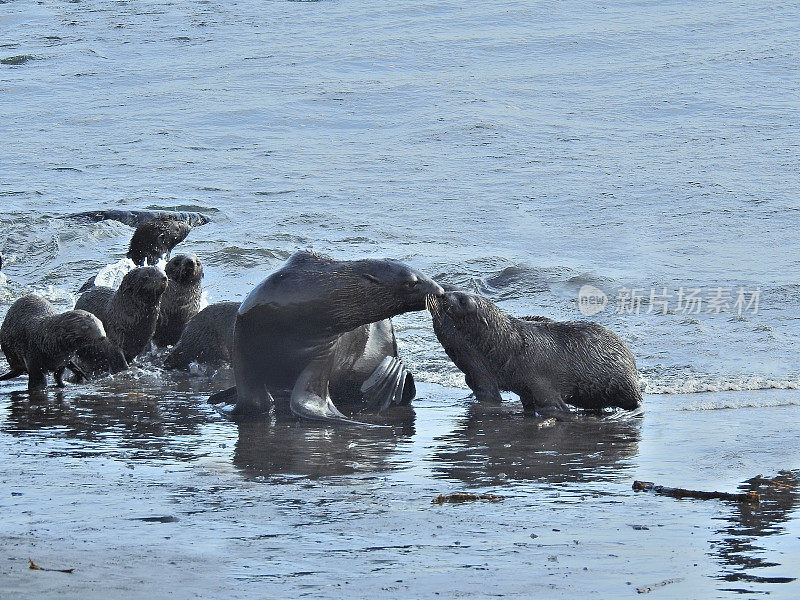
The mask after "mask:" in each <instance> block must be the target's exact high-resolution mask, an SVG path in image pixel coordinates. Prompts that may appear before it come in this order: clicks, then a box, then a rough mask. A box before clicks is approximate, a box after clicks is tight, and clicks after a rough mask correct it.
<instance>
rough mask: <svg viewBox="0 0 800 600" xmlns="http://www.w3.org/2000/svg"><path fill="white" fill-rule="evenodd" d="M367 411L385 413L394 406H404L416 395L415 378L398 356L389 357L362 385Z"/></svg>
mask: <svg viewBox="0 0 800 600" xmlns="http://www.w3.org/2000/svg"><path fill="white" fill-rule="evenodd" d="M361 393H362V394H364V402H365V403H366V409H367V410H370V409H375V408H376V407H377V409H378V412H381V411H384V410H386V409H387V408H389V406H390V405H392V404H404V403H405V402H408V401H410V400H411V399H413V398H414V396H415V395H416V388H415V386H414V376H413V375H412V374H411V372H410V371H409V370H408V369H406V367H405V365H404V364H403V361H401V360H400V359H399V358H397V357H396V356H387V357H385V358H384V359H383V360H382V361H381V363H380V364H379V365H378V366H377V367H376V368H375V370H374V371H373V372H372V375H370V376H369V377H368V378H367V380H366V381H364V383H362V384H361Z"/></svg>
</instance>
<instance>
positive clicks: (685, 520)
mask: <svg viewBox="0 0 800 600" xmlns="http://www.w3.org/2000/svg"><path fill="white" fill-rule="evenodd" d="M130 383H131V382H130V380H127V383H117V384H114V385H108V386H107V387H105V388H100V389H98V388H94V387H90V386H71V387H68V388H67V390H66V391H65V392H64V393H63V394H60V393H59V392H53V391H51V392H50V393H49V394H48V396H47V397H46V398H35V399H31V398H29V397H28V395H27V393H26V392H24V391H14V390H20V389H21V388H23V387H24V384H23V383H22V380H17V381H16V382H14V383H13V385H8V384H4V385H3V386H2V391H3V392H4V393H3V394H2V402H0V453H2V455H3V457H4V460H3V461H2V464H1V465H0V514H2V520H0V589H1V590H2V594H0V595H2V597H4V598H6V597H7V598H61V599H67V598H81V599H84V598H103V599H106V598H109V597H122V598H153V597H171V598H197V597H203V598H208V597H216V596H221V597H232V598H293V597H305V596H307V597H313V598H340V597H353V598H362V597H381V598H411V597H414V598H437V597H440V598H454V597H460V598H487V597H508V598H532V597H546V598H561V597H563V598H567V597H569V598H580V597H584V595H585V594H588V593H591V592H596V593H599V594H600V597H606V598H611V597H614V598H616V597H626V596H630V597H635V596H636V595H637V593H636V588H637V587H641V586H647V585H651V584H655V583H658V582H661V581H664V580H671V579H680V581H676V582H673V583H669V584H667V585H665V586H662V587H659V588H656V589H654V590H653V591H652V592H651V596H652V597H658V598H699V597H702V598H726V597H734V596H737V597H750V596H756V595H758V596H761V595H762V594H765V593H769V594H771V597H777V598H788V597H796V596H797V595H798V593H800V586H798V584H797V582H796V581H795V580H794V577H795V574H796V570H795V567H796V565H797V563H798V558H800V521H799V520H798V514H797V505H798V502H800V491H798V485H797V481H798V480H797V479H796V477H798V478H800V471H798V470H797V469H800V449H798V447H797V431H796V430H795V429H794V428H793V427H790V426H787V423H791V422H794V421H796V419H797V415H798V412H799V411H800V393H798V392H796V391H785V390H776V391H762V392H730V393H714V394H694V395H687V396H679V395H672V396H648V397H646V399H645V402H646V409H647V410H646V412H645V414H644V416H643V417H642V418H622V419H604V420H597V419H596V418H594V417H588V416H586V417H581V418H579V419H577V420H576V421H575V422H570V423H557V424H556V425H554V426H552V427H546V428H541V429H540V428H538V427H537V422H536V421H535V420H533V419H530V418H526V417H525V416H523V415H522V414H521V407H520V405H519V403H518V402H515V401H512V400H510V401H508V402H507V403H506V404H504V405H503V406H502V407H496V406H493V407H486V406H479V405H476V404H474V402H473V401H472V400H470V399H469V398H467V397H466V392H465V391H464V390H458V389H450V388H444V387H440V386H436V385H432V384H424V383H423V384H421V385H420V386H419V388H420V390H419V391H420V398H419V399H418V400H417V401H416V402H415V405H414V409H413V410H405V411H404V410H399V411H397V412H396V413H394V414H392V415H390V417H389V420H390V421H391V422H392V424H393V425H392V428H391V429H385V430H384V429H363V428H349V427H344V428H325V427H320V426H316V425H310V424H306V423H298V422H295V421H291V420H289V421H284V420H279V421H278V422H270V421H262V422H256V423H248V424H243V425H236V424H233V423H230V422H227V421H225V420H224V419H222V418H221V417H220V416H219V415H218V414H217V413H216V412H214V411H213V410H212V409H211V408H210V407H209V406H208V405H206V404H205V402H204V394H203V393H202V392H201V391H199V390H198V389H196V388H194V389H193V386H197V385H199V384H198V378H194V379H189V380H181V381H178V382H175V381H171V382H169V383H168V384H167V383H163V384H159V383H157V382H156V381H154V380H152V379H149V378H148V377H142V378H141V380H139V381H138V383H137V386H136V390H137V391H135V392H132V391H130V390H131V389H132V388H133V387H134V386H132V385H130ZM175 389H178V390H179V391H174V390H175ZM723 407H727V408H723ZM787 469H788V470H791V469H795V471H794V472H792V473H788V474H785V475H784V476H783V478H782V479H779V480H777V482H775V483H765V482H763V481H757V480H752V481H749V482H748V480H751V478H753V477H754V476H757V475H759V474H762V475H763V476H764V477H773V476H775V475H777V474H778V472H779V471H781V470H787ZM635 479H642V480H649V481H654V482H656V483H658V484H663V485H668V486H681V487H690V488H695V489H707V490H724V491H736V490H737V489H741V490H750V489H759V490H767V496H766V497H765V501H764V502H763V503H762V505H761V506H758V507H750V506H746V505H738V504H736V503H732V502H724V501H700V500H675V499H673V498H668V497H660V496H655V495H652V494H649V493H637V492H634V491H632V489H631V485H632V483H633V481H634V480H635ZM461 490H466V491H472V492H490V493H496V494H502V495H504V496H506V498H505V500H503V501H501V502H494V503H490V502H470V503H464V504H452V505H451V504H445V505H443V506H439V505H436V504H432V502H431V501H432V499H433V498H434V497H435V496H436V495H438V494H440V493H452V492H455V491H461ZM29 557H30V558H32V559H33V560H34V561H35V562H36V563H37V564H39V565H41V566H43V567H49V568H74V569H75V571H74V573H72V574H65V573H59V572H48V571H35V570H30V569H29V568H28V558H29ZM742 593H744V594H745V595H744V596H742Z"/></svg>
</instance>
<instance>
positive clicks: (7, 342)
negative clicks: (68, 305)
mask: <svg viewBox="0 0 800 600" xmlns="http://www.w3.org/2000/svg"><path fill="white" fill-rule="evenodd" d="M0 346H2V349H3V353H4V354H5V355H6V360H7V361H8V365H9V367H10V368H11V371H10V372H8V373H6V374H5V375H3V376H2V377H0V379H11V378H12V377H16V376H17V375H21V374H22V373H28V389H29V390H35V389H42V388H44V387H46V386H47V378H46V374H47V373H54V374H55V380H56V383H57V384H58V385H59V386H63V381H62V376H63V373H64V370H65V368H67V367H70V368H71V369H72V370H74V371H76V372H77V374H80V372H79V370H78V369H77V368H76V367H75V366H74V364H73V363H72V361H73V359H74V357H75V354H76V352H78V351H79V350H88V349H92V350H93V351H94V352H95V353H97V354H99V355H102V356H104V357H105V358H106V360H107V361H108V363H109V364H110V366H111V369H112V370H114V371H120V370H122V369H125V368H127V366H128V365H127V363H126V361H125V359H124V358H123V356H122V353H121V352H120V351H119V349H117V348H116V347H115V346H114V345H113V344H112V343H111V342H110V341H109V340H108V338H107V337H106V332H105V329H104V328H103V324H102V323H101V322H100V319H98V318H97V317H96V316H95V315H93V314H91V313H89V312H87V311H85V310H68V311H67V312H64V313H59V312H58V311H57V310H56V309H55V307H54V306H53V305H52V304H50V303H49V302H48V301H47V300H45V299H44V298H41V297H39V296H36V295H35V294H30V295H28V296H24V297H23V298H20V299H19V300H17V301H16V302H14V304H12V305H11V308H9V309H8V312H7V313H6V316H5V319H4V320H3V324H2V326H0Z"/></svg>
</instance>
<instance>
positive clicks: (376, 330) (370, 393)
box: [211, 252, 444, 421]
mask: <svg viewBox="0 0 800 600" xmlns="http://www.w3.org/2000/svg"><path fill="white" fill-rule="evenodd" d="M443 291H444V290H442V288H441V287H439V285H437V284H436V283H435V282H434V281H432V280H431V279H429V278H427V277H426V276H424V275H422V274H421V273H419V272H417V271H415V270H413V269H411V268H410V267H408V266H406V265H404V264H402V263H400V262H396V261H392V260H356V261H336V260H333V259H331V258H328V257H326V256H319V255H316V254H313V253H309V252H298V253H296V254H294V255H293V256H292V257H291V258H289V260H288V261H287V262H286V264H285V265H284V266H283V267H281V268H280V269H279V270H278V271H276V272H275V273H273V274H272V275H270V276H269V277H267V278H266V279H265V280H264V281H263V282H261V284H259V285H258V286H257V287H256V288H255V289H254V290H253V291H252V292H250V295H249V296H247V298H246V299H245V301H244V302H242V304H241V306H240V307H239V310H238V313H237V317H236V325H235V327H234V340H233V368H234V375H235V378H236V390H235V397H236V405H235V408H234V410H233V412H232V414H233V415H234V416H244V415H248V414H254V413H260V412H263V411H264V410H266V409H267V408H268V407H269V405H270V404H271V402H272V396H271V393H274V392H280V391H282V390H291V397H290V400H289V407H290V409H291V411H292V412H293V413H294V414H295V415H297V416H300V417H305V418H308V419H315V420H328V421H347V420H348V419H347V417H345V416H344V415H343V414H342V413H341V412H340V411H339V410H338V409H337V408H336V406H335V405H334V403H333V400H332V397H331V394H332V393H333V394H335V393H336V389H337V387H339V385H340V382H341V385H342V387H344V388H351V387H352V386H353V385H355V384H356V383H357V384H358V386H357V388H358V389H360V390H361V392H362V393H363V395H364V397H365V400H366V401H367V403H370V404H373V405H375V406H377V407H378V408H385V407H387V406H388V405H389V404H391V403H401V402H403V401H404V399H407V393H408V392H405V391H404V390H405V387H406V382H407V380H408V371H406V369H405V367H403V364H402V362H401V361H400V360H399V359H398V358H397V356H396V347H394V343H393V342H394V334H393V331H391V329H390V328H391V323H388V324H387V323H379V322H382V321H385V320H386V319H389V318H390V317H392V316H394V315H398V314H401V313H404V312H408V311H412V310H423V309H424V308H425V298H426V297H427V296H428V295H431V294H433V295H439V294H442V293H443ZM390 333H391V334H390ZM389 346H391V347H389ZM227 395H230V392H223V393H222V394H221V395H216V397H212V399H211V400H212V402H213V401H214V400H215V399H219V398H225V397H226V396H227ZM334 399H336V400H339V398H334Z"/></svg>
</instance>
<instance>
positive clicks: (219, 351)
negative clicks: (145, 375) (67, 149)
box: [164, 302, 240, 369]
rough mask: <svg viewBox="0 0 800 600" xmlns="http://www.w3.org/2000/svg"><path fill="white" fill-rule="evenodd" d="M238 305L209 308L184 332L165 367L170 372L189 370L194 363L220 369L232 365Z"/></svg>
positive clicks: (198, 315)
mask: <svg viewBox="0 0 800 600" xmlns="http://www.w3.org/2000/svg"><path fill="white" fill-rule="evenodd" d="M239 304H240V303H239V302H217V303H215V304H209V305H208V306H206V307H205V308H204V309H203V310H201V311H200V312H199V313H197V315H195V316H194V317H193V318H192V319H191V320H190V321H189V322H188V323H187V324H186V327H185V328H184V329H183V333H181V337H180V339H179V340H178V343H176V344H175V346H174V347H173V348H172V350H171V351H170V353H169V354H168V355H167V358H166V359H164V366H165V367H166V368H167V369H188V368H189V365H190V364H191V363H193V362H196V363H203V364H208V365H210V366H212V367H218V366H220V365H221V364H222V363H230V362H231V350H232V348H233V326H234V324H235V323H236V311H237V310H239Z"/></svg>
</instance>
